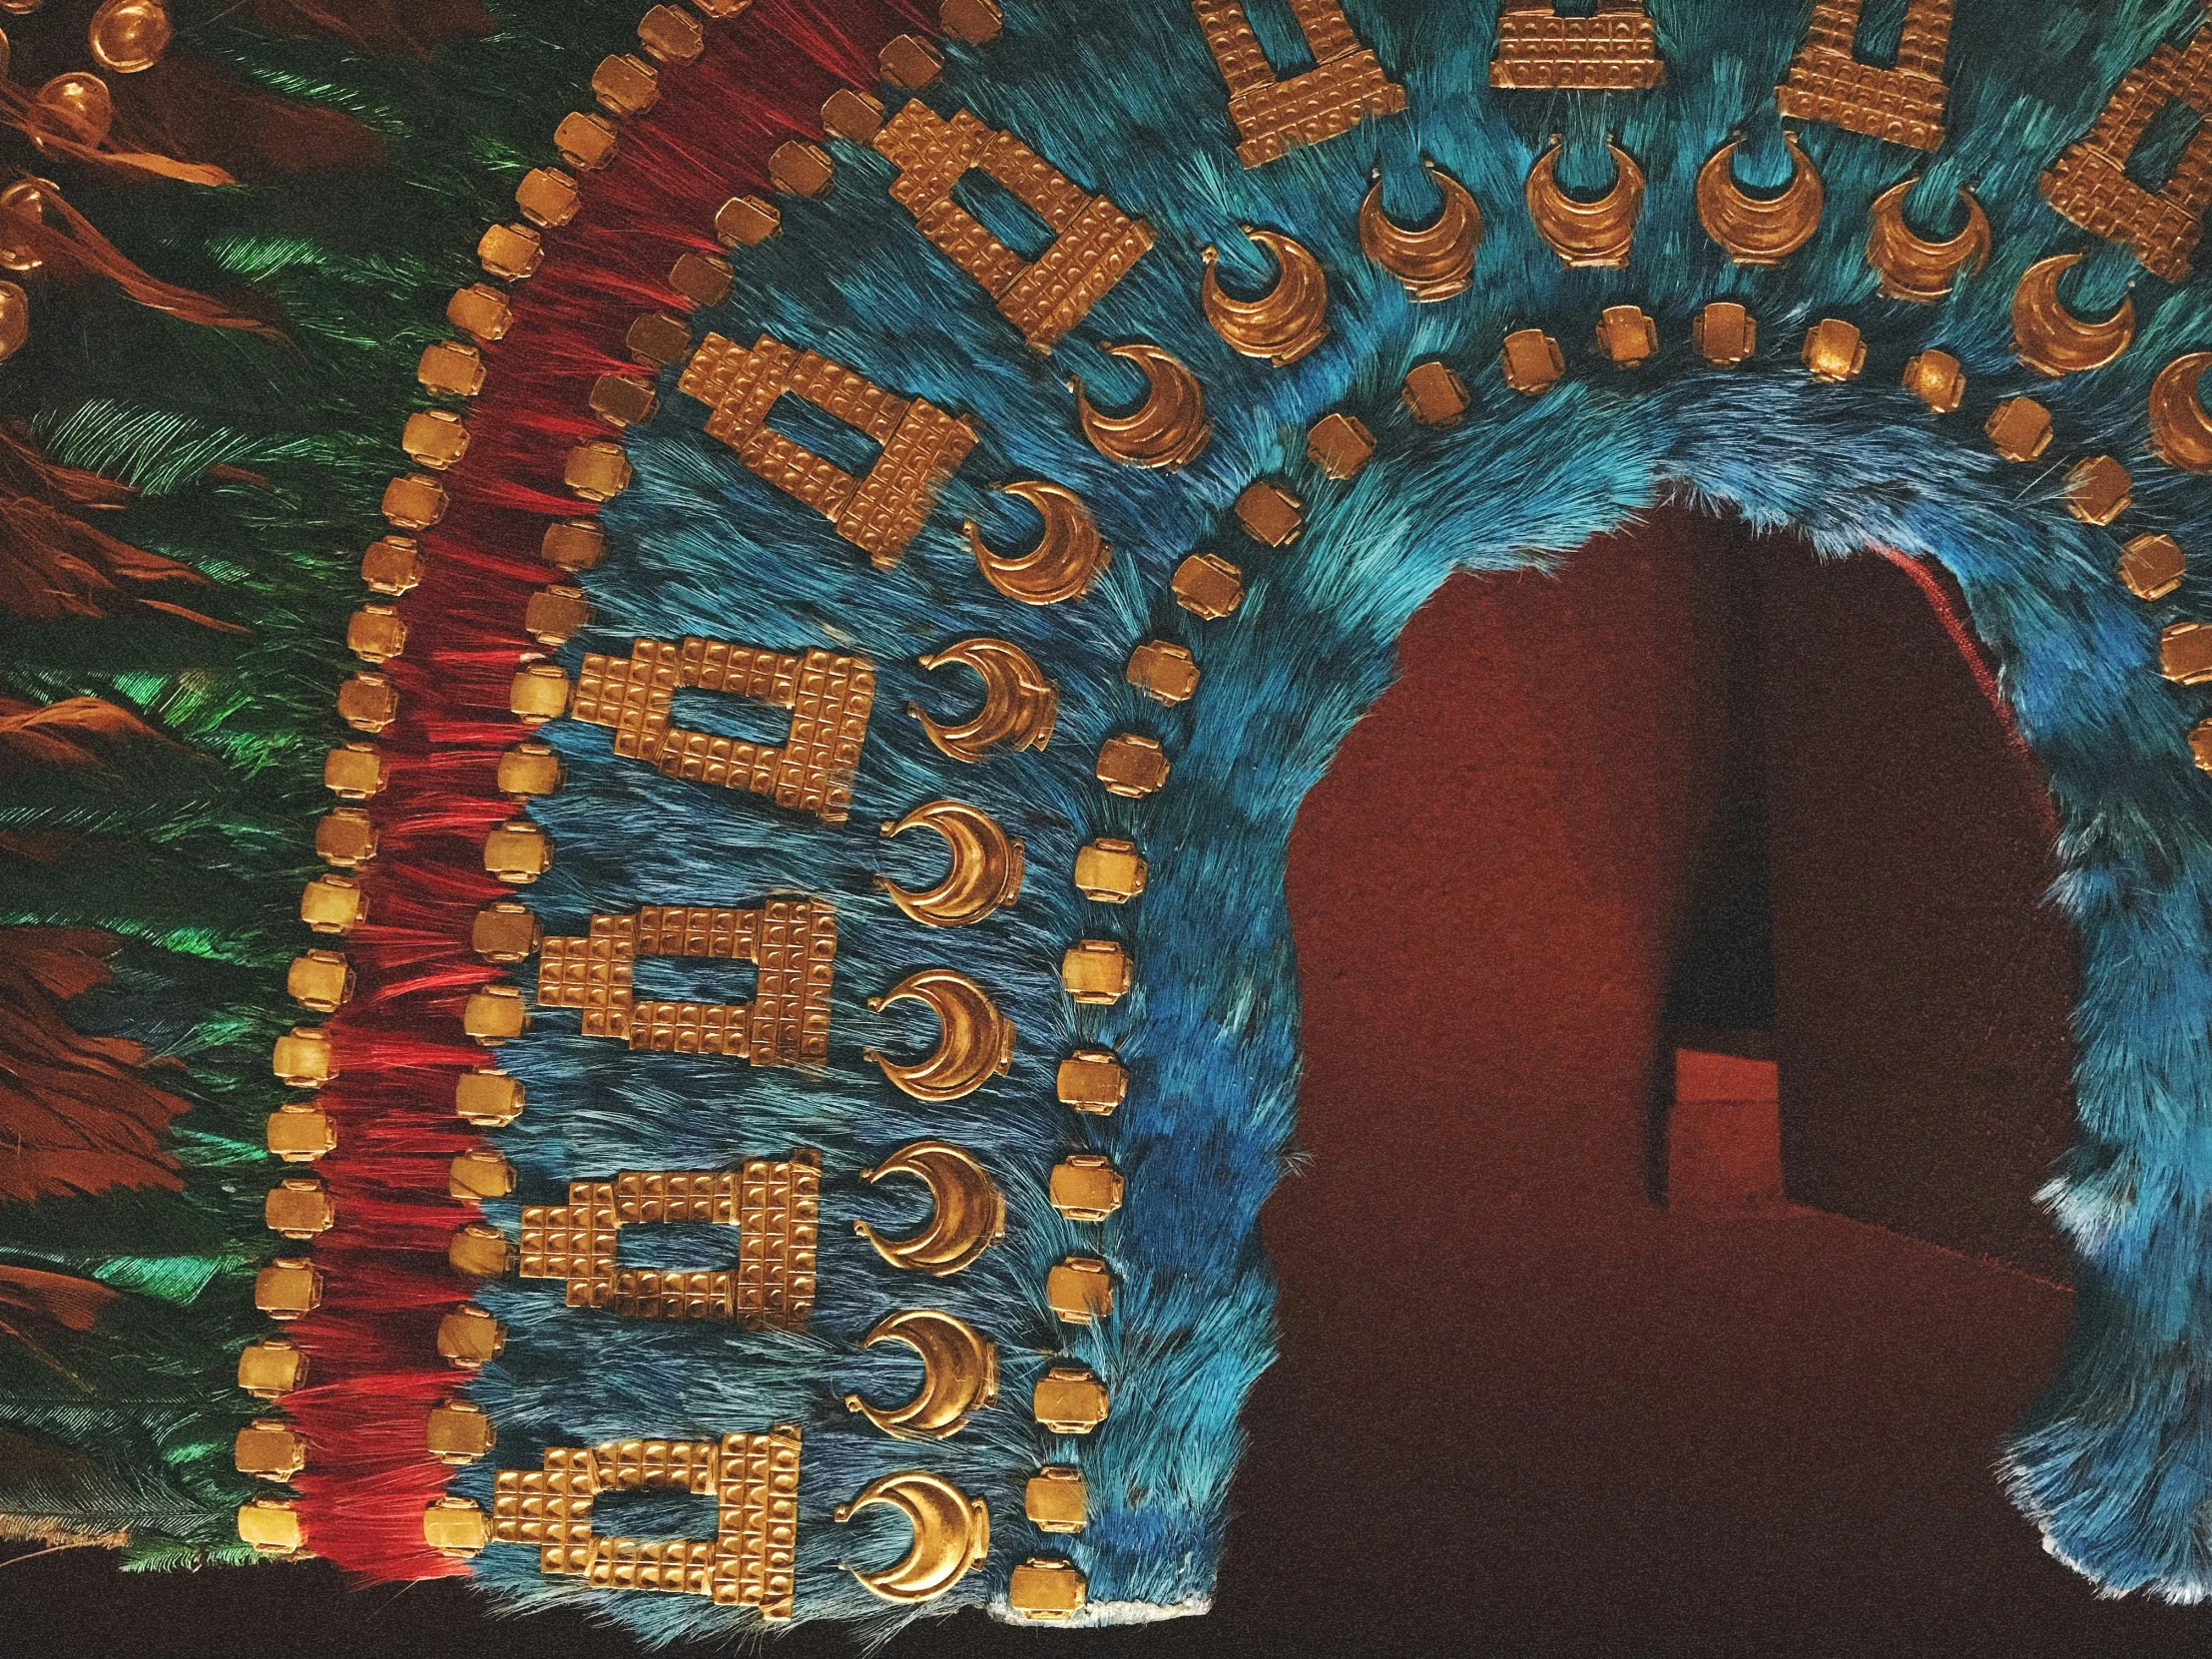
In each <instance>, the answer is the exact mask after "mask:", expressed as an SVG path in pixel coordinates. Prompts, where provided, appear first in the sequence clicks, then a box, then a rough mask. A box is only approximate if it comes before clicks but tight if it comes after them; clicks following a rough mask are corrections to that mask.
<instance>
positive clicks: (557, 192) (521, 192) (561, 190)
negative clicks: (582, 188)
mask: <svg viewBox="0 0 2212 1659" xmlns="http://www.w3.org/2000/svg"><path fill="white" fill-rule="evenodd" d="M582 204H583V197H582V196H581V195H580V194H579V193H578V191H577V189H576V181H575V180H574V179H571V178H570V177H569V176H568V175H567V174H565V173H563V172H562V171H561V170H560V169H559V168H557V167H534V168H532V169H531V170H530V171H529V172H527V173H525V174H524V175H523V176H522V183H521V184H519V185H517V186H515V206H516V207H517V208H520V209H521V210H522V217H523V218H524V219H527V220H528V221H529V222H530V223H531V224H533V225H536V226H539V227H541V228H543V229H546V230H554V229H558V228H559V227H560V226H563V225H566V224H567V223H568V222H569V221H570V220H572V219H574V218H575V217H576V210H577V209H578V208H579V207H580V206H582Z"/></svg>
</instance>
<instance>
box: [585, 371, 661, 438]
mask: <svg viewBox="0 0 2212 1659" xmlns="http://www.w3.org/2000/svg"><path fill="white" fill-rule="evenodd" d="M658 402H659V399H657V398H656V397H655V396H654V395H653V388H652V387H651V386H649V385H647V384H646V383H645V382H644V381H643V380H633V379H632V378H630V376H629V375H627V374H602V375H600V376H599V378H598V379H596V380H594V381H593V382H592V387H591V412H592V413H593V414H595V415H597V416H598V417H599V418H600V419H601V420H604V421H605V422H606V423H607V424H608V425H610V426H612V427H614V428H615V429H616V430H617V431H620V430H622V429H623V428H625V427H630V426H637V425H640V424H642V423H643V422H645V421H648V420H651V419H652V418H653V410H654V409H655V407H656V406H657V405H658Z"/></svg>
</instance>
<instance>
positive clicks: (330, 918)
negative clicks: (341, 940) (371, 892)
mask: <svg viewBox="0 0 2212 1659" xmlns="http://www.w3.org/2000/svg"><path fill="white" fill-rule="evenodd" d="M367 915H368V895H367V894H366V893H364V892H363V891H362V890H361V884H360V882H358V881H356V880H355V879H354V878H353V877H352V876H350V875H318V876H316V877H315V878H314V879H313V880H312V881H309V882H308V883H307V884H306V885H305V886H304V887H302V888H301V889H300V892H299V919H300V920H301V921H303V922H305V923H306V924H307V926H308V927H309V928H311V929H312V930H313V931H315V932H317V933H350V932H352V931H353V929H354V928H356V927H358V926H359V925H360V924H361V922H362V921H363V920H364V919H365V918H366V917H367Z"/></svg>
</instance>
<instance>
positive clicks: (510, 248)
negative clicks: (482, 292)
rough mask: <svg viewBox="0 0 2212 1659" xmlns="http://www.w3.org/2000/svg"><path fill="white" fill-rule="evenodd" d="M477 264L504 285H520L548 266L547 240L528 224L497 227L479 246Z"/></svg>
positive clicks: (486, 235)
mask: <svg viewBox="0 0 2212 1659" xmlns="http://www.w3.org/2000/svg"><path fill="white" fill-rule="evenodd" d="M476 259H477V263H478V264H480V265H481V266H483V268H484V269H485V270H486V271H488V272H490V273H491V274H492V275H493V276H494V277H498V278H499V279H500V280H501V281H503V282H519V281H522V280H524V279H525V278H527V277H531V276H533V275H534V274H535V273H536V271H537V269H538V267H539V266H541V265H543V264H544V263H545V240H544V239H543V238H542V237H540V236H539V235H538V233H537V232H536V231H535V230H533V229H532V228H531V227H529V226H527V225H494V226H492V227H491V229H489V230H488V231H486V232H485V233H484V234H483V236H482V237H481V238H480V239H479V240H478V241H477V244H476Z"/></svg>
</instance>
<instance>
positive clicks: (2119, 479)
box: [2066, 455, 2135, 524]
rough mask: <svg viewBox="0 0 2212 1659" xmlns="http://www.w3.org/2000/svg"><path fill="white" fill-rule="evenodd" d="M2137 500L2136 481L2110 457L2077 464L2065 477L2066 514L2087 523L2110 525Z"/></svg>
mask: <svg viewBox="0 0 2212 1659" xmlns="http://www.w3.org/2000/svg"><path fill="white" fill-rule="evenodd" d="M2134 498H2135V480H2134V479H2133V478H2131V477H2130V476H2129V475H2128V470H2127V468H2126V467H2124V466H2122V465H2120V463H2119V462H2118V461H2116V460H2114V459H2113V458H2112V457H2111V456H2109V455H2091V456H2090V457H2089V458H2088V459H2087V460H2083V461H2076V462H2075V463H2074V465H2073V469H2072V470H2071V471H2069V472H2068V473H2067V474H2066V511H2068V512H2069V513H2071V514H2073V515H2074V517H2076V518H2078V519H2079V520H2081V522H2082V523H2084V524H2110V523H2111V522H2112V521H2113V520H2114V519H2115V518H2118V517H2119V516H2120V514H2122V513H2124V512H2126V511H2127V508H2128V503H2129V502H2130V501H2132V500H2133V499H2134Z"/></svg>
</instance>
